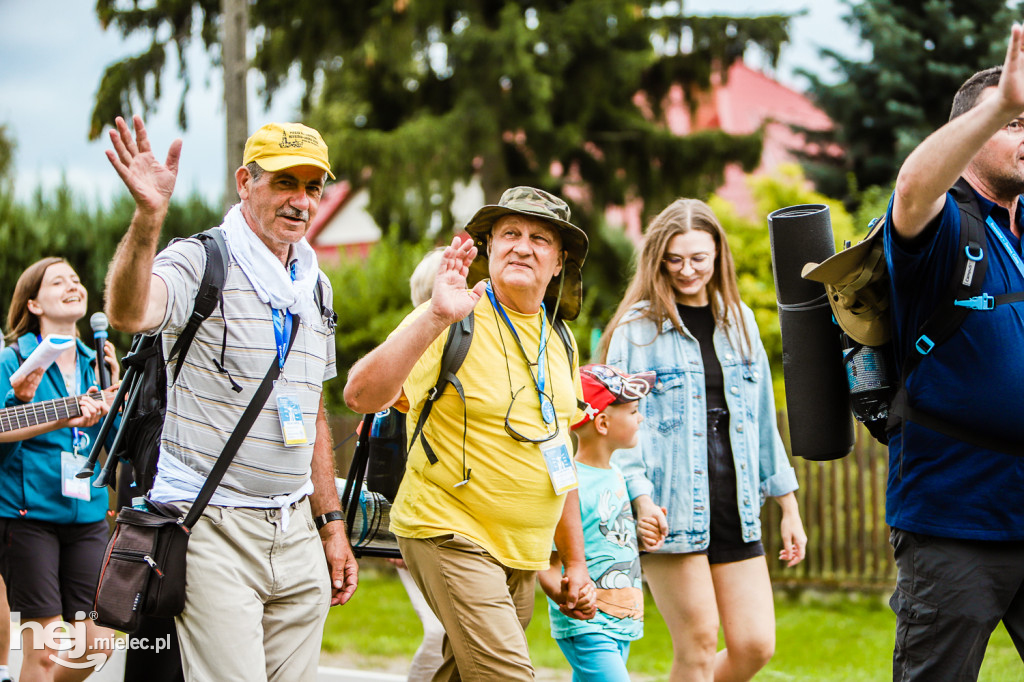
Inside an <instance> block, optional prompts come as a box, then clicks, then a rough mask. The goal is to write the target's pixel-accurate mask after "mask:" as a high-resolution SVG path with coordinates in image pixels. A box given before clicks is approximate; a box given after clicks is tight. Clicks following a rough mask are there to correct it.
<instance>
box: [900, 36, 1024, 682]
mask: <svg viewBox="0 0 1024 682" xmlns="http://www.w3.org/2000/svg"><path fill="white" fill-rule="evenodd" d="M961 178H962V179H963V180H964V181H966V183H967V185H969V192H968V193H973V194H974V195H975V196H976V197H977V202H978V206H979V208H980V216H981V219H982V220H984V221H985V223H986V228H985V229H986V239H987V242H988V246H987V252H986V253H985V258H986V261H987V264H988V267H987V271H986V273H985V276H984V282H983V284H984V286H983V291H984V292H985V293H987V294H990V295H993V296H995V295H998V294H1002V293H1007V292H1016V291H1022V290H1024V261H1022V258H1021V239H1020V237H1021V224H1022V212H1021V202H1020V196H1019V195H1020V194H1021V193H1022V192H1024V30H1022V28H1021V26H1019V25H1017V24H1014V26H1013V28H1012V31H1011V35H1010V44H1009V47H1008V48H1007V53H1006V60H1005V62H1004V64H1003V66H1002V67H994V68H992V69H987V70H985V71H982V72H979V73H977V74H975V75H974V76H972V77H971V78H970V79H968V80H967V81H966V82H965V83H964V85H963V86H961V88H960V90H959V91H958V92H957V94H956V97H955V99H954V101H953V109H952V112H951V114H950V121H949V123H947V124H946V125H944V126H943V127H942V128H940V129H939V130H937V131H935V132H934V133H933V134H932V135H931V136H929V137H928V138H927V139H926V140H925V141H924V142H922V143H921V144H920V145H919V146H918V147H917V149H915V150H914V151H913V152H912V153H911V154H910V156H909V157H907V160H906V161H905V162H904V164H903V167H902V168H901V169H900V173H899V177H898V178H897V180H896V189H895V192H894V193H893V198H892V202H891V204H890V207H889V214H888V215H887V217H886V227H885V253H886V260H887V264H888V268H889V273H890V279H891V284H890V286H891V292H890V293H891V294H892V303H893V308H892V314H893V322H894V325H893V326H894V342H895V344H896V348H897V351H898V355H899V357H901V358H908V357H910V353H912V352H914V351H913V350H912V349H913V345H914V343H915V341H916V339H917V336H918V334H917V332H918V329H919V328H920V326H921V324H922V323H923V322H924V321H925V320H926V319H928V317H929V316H930V315H931V314H932V312H933V311H934V310H935V309H936V306H937V305H938V304H939V302H940V301H942V300H943V297H948V296H949V291H948V290H949V283H950V281H951V278H952V277H953V276H954V271H955V270H956V266H957V263H958V261H959V253H958V251H959V244H960V241H959V240H960V230H961V213H960V209H959V208H958V205H957V202H956V201H955V200H954V198H953V195H952V194H951V193H950V189H951V188H952V187H953V185H954V184H956V183H957V182H958V181H959V180H960V179H961ZM965 191H968V190H967V188H965ZM1022 342H1024V304H1022V303H1012V304H1006V305H1000V306H996V307H995V308H994V309H992V310H979V311H972V312H971V313H970V314H969V315H968V316H967V318H966V319H965V320H964V322H963V324H962V325H961V326H960V328H959V329H958V330H957V332H956V333H954V334H953V336H952V337H951V338H949V339H948V340H947V341H946V342H944V343H942V344H940V345H938V346H936V347H935V349H934V350H933V351H932V352H931V353H928V354H926V355H925V356H924V358H923V359H922V360H921V362H920V364H919V365H918V366H917V367H916V368H915V369H914V370H913V371H912V372H911V374H910V376H909V377H908V378H907V383H906V385H907V391H908V396H909V403H910V404H911V405H912V406H914V407H915V408H917V409H919V410H921V411H923V412H928V413H931V414H933V415H935V416H937V417H939V418H941V419H943V420H945V421H947V422H948V423H951V424H955V425H957V426H960V427H962V428H963V427H965V428H967V429H968V430H969V431H972V432H976V433H978V434H980V435H982V436H985V437H990V438H996V439H999V440H1001V441H1003V442H1007V443H1019V444H1020V451H1021V452H1019V453H1017V454H1024V419H1022V418H1021V414H1020V409H1021V407H1020V406H1021V405H1024V353H1022V352H1021V343H1022ZM886 520H887V521H888V523H889V525H890V526H891V527H892V536H891V542H892V545H893V548H894V549H895V557H896V565H897V567H898V569H899V574H898V579H897V588H896V592H895V593H894V594H893V597H892V599H891V600H890V605H891V606H892V608H893V610H894V611H895V612H896V616H897V630H896V647H895V651H894V654H893V679H894V680H929V681H933V680H953V679H955V680H965V679H977V676H978V671H979V669H980V667H981V661H982V659H983V657H984V654H985V647H986V645H987V643H988V639H989V636H990V635H991V633H992V631H993V629H994V628H995V626H996V625H997V624H998V623H999V621H1000V620H1001V621H1003V623H1004V624H1005V626H1006V629H1007V630H1008V631H1009V633H1010V636H1011V637H1012V639H1013V641H1014V644H1015V645H1016V647H1017V650H1018V652H1020V653H1021V655H1022V657H1024V458H1022V457H1020V456H1014V455H1013V454H1006V453H1004V452H997V451H994V450H988V449H984V448H982V447H980V446H978V445H974V444H972V443H969V442H964V441H963V440H960V439H957V438H954V437H952V436H950V435H947V434H944V433H939V432H937V431H933V430H930V429H928V428H927V427H924V426H922V425H920V424H917V423H914V422H913V421H908V420H905V421H904V422H903V423H902V425H901V427H900V428H899V429H897V430H896V432H894V433H893V434H892V435H891V440H890V444H889V483H888V491H887V500H886Z"/></svg>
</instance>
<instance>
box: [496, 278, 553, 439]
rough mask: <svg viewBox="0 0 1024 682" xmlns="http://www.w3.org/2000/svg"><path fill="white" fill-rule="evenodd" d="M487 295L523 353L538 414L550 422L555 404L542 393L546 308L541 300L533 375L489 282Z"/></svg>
mask: <svg viewBox="0 0 1024 682" xmlns="http://www.w3.org/2000/svg"><path fill="white" fill-rule="evenodd" d="M487 297H488V298H489V299H491V305H492V306H494V309H495V310H497V311H498V312H499V313H501V319H502V320H504V321H505V325H506V326H508V328H509V330H510V331H511V332H512V336H513V337H515V340H516V345H517V346H519V351H520V352H521V353H522V354H523V359H525V360H526V369H527V371H528V372H529V373H530V378H531V379H533V385H534V387H536V389H537V398H538V399H539V400H540V414H541V416H542V417H543V418H544V423H545V424H550V423H552V422H553V421H555V406H554V405H552V404H551V400H550V399H549V398H548V396H547V395H546V394H545V393H544V388H545V386H546V385H547V370H546V367H547V355H546V354H545V352H544V351H545V350H546V349H547V345H548V337H549V336H550V335H551V334H550V332H549V330H548V328H547V320H548V316H547V309H546V308H545V307H544V303H543V301H542V302H541V304H540V312H541V316H540V343H539V345H538V348H537V376H536V377H534V375H533V369H531V367H530V365H531V363H530V358H529V357H527V355H526V348H524V347H523V342H522V341H521V340H520V339H519V333H518V332H517V331H516V328H515V325H513V324H512V320H510V319H508V314H507V313H506V312H505V308H504V306H502V305H501V303H500V302H499V301H498V299H497V298H496V297H495V295H494V290H493V289H492V288H491V283H490V282H488V283H487ZM545 332H548V333H545Z"/></svg>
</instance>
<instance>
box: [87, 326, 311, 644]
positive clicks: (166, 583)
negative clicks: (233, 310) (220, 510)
mask: <svg viewBox="0 0 1024 682" xmlns="http://www.w3.org/2000/svg"><path fill="white" fill-rule="evenodd" d="M300 324H301V320H300V319H299V318H298V316H296V317H295V320H294V323H293V324H292V333H291V338H290V339H289V340H288V352H291V348H292V344H293V343H294V341H295V335H296V334H297V333H298V329H299V326H300ZM286 357H287V355H286ZM280 373H281V366H280V363H279V362H278V358H277V355H276V354H275V355H274V360H273V361H272V362H271V365H270V369H268V370H267V375H266V376H265V377H263V383H261V384H260V386H259V388H257V389H256V393H255V394H254V395H253V397H252V400H251V401H250V402H249V405H248V407H246V408H245V412H243V413H242V417H241V418H240V419H239V420H238V424H236V425H235V428H234V430H233V431H232V432H231V436H230V437H229V438H228V441H227V443H225V444H224V449H223V450H222V451H221V453H220V456H219V457H218V458H217V463H216V464H214V465H213V469H212V470H211V471H210V475H209V476H207V478H206V482H205V483H204V484H203V487H202V489H201V490H200V491H199V495H198V496H197V497H196V501H195V502H194V503H193V504H192V507H191V508H190V509H189V511H188V514H185V515H183V514H182V513H181V510H179V509H178V508H177V507H175V506H174V505H172V504H166V503H161V502H154V501H152V500H148V499H147V500H146V506H147V508H146V509H135V508H134V507H124V508H123V509H121V511H120V512H118V514H117V521H116V524H115V526H114V533H113V535H111V536H110V540H109V541H108V542H107V549H106V552H105V553H104V555H103V564H102V567H101V569H100V577H99V583H98V585H97V587H96V599H95V602H94V609H95V612H96V617H95V620H96V622H97V623H99V624H100V625H104V626H106V627H111V628H114V629H116V630H122V631H124V632H128V633H131V632H134V631H135V630H136V629H137V628H138V627H139V623H140V619H141V616H150V617H157V618H169V617H173V616H177V615H178V614H179V613H181V611H182V609H184V608H185V553H186V550H187V549H188V539H189V535H190V534H191V532H192V528H193V526H195V524H196V522H197V521H198V520H199V518H200V516H202V514H203V510H205V509H206V505H207V504H209V502H210V498H212V497H213V493H214V491H215V490H216V489H217V486H218V485H219V484H220V481H221V479H222V478H223V477H224V473H225V472H226V471H227V469H228V466H229V465H230V464H231V460H233V459H234V457H235V453H236V452H238V448H239V446H241V444H242V441H243V440H244V439H245V437H246V435H247V434H248V433H249V429H250V428H252V425H253V423H254V422H255V421H256V417H257V416H258V415H259V413H260V411H261V410H262V409H263V406H264V405H265V404H266V402H267V398H269V397H270V393H271V391H272V390H273V388H274V381H275V380H276V379H277V377H278V375H279V374H280Z"/></svg>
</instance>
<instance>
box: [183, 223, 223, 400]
mask: <svg viewBox="0 0 1024 682" xmlns="http://www.w3.org/2000/svg"><path fill="white" fill-rule="evenodd" d="M193 238H195V239H198V240H199V241H200V242H201V243H202V245H203V247H204V248H205V249H206V268H205V269H204V270H203V279H202V280H201V281H200V282H199V291H198V293H197V294H196V302H195V305H194V306H193V308H192V316H191V317H189V318H188V322H186V323H185V328H184V329H182V330H181V334H180V335H178V339H177V341H175V342H174V345H173V346H172V347H171V352H170V353H168V354H167V362H168V363H169V362H171V361H172V360H175V358H177V360H176V361H175V363H174V374H173V378H172V382H174V381H177V379H178V374H180V373H181V367H182V364H183V363H184V362H185V356H186V355H187V354H188V349H189V348H190V347H191V346H192V341H193V340H194V339H195V337H196V332H197V331H199V326H200V325H201V324H202V323H203V322H205V321H206V318H208V317H210V315H212V314H213V311H214V310H215V309H216V308H217V303H218V302H219V301H220V300H221V294H222V292H223V290H224V281H225V280H226V279H227V274H228V247H227V244H226V243H225V242H224V231H223V230H221V229H220V228H217V227H215V228H212V229H209V230H206V231H205V232H200V233H199V234H196V235H193ZM239 388H240V387H239Z"/></svg>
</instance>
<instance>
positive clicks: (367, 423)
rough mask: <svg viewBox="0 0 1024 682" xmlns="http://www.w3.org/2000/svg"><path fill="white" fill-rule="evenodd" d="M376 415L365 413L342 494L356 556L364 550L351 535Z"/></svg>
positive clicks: (343, 506) (342, 506)
mask: <svg viewBox="0 0 1024 682" xmlns="http://www.w3.org/2000/svg"><path fill="white" fill-rule="evenodd" d="M375 416H376V415H375V414H374V413H372V412H371V413H370V414H365V415H363V421H362V422H360V425H359V440H357V441H356V449H355V452H354V453H353V455H352V463H351V464H350V465H349V468H348V477H347V478H346V479H345V490H344V492H342V494H341V508H342V509H344V510H345V528H347V529H348V531H349V540H350V544H351V545H352V552H353V553H354V554H355V555H356V558H359V556H360V555H361V553H362V552H361V549H360V548H359V547H357V545H356V543H355V542H354V541H353V540H352V537H351V535H352V529H353V528H355V524H356V512H357V511H358V509H359V493H360V491H361V490H362V489H363V481H364V480H365V478H366V465H367V463H368V462H369V460H370V436H371V435H372V433H373V419H374V417H375ZM357 538H358V536H357Z"/></svg>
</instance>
